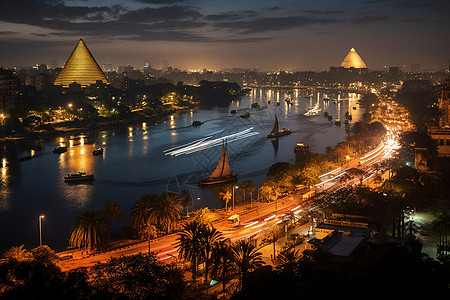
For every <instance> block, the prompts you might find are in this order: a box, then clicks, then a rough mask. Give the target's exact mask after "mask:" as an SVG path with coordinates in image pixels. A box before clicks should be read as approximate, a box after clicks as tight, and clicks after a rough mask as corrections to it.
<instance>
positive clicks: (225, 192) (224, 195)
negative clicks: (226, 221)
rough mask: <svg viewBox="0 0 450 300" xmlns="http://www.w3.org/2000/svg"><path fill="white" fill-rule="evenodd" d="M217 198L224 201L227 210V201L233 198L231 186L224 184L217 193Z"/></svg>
mask: <svg viewBox="0 0 450 300" xmlns="http://www.w3.org/2000/svg"><path fill="white" fill-rule="evenodd" d="M219 198H220V199H222V200H223V201H225V211H228V201H230V200H231V198H233V186H232V185H225V186H224V187H223V188H222V191H221V192H220V193H219Z"/></svg>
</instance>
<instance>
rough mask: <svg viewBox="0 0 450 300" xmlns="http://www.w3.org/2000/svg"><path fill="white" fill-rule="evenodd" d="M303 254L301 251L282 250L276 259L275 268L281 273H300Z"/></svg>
mask: <svg viewBox="0 0 450 300" xmlns="http://www.w3.org/2000/svg"><path fill="white" fill-rule="evenodd" d="M301 258H302V253H301V251H300V250H295V249H286V250H282V251H281V252H280V253H279V254H278V256H277V258H276V259H275V268H276V269H277V270H280V271H288V272H294V273H297V272H298V268H299V264H300V262H301Z"/></svg>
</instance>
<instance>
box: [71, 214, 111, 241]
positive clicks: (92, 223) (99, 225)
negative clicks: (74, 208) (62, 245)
mask: <svg viewBox="0 0 450 300" xmlns="http://www.w3.org/2000/svg"><path fill="white" fill-rule="evenodd" d="M104 240H105V223H104V220H103V218H102V216H101V214H100V213H99V212H97V211H87V212H84V213H83V214H82V215H81V216H79V217H77V219H76V220H75V223H74V225H73V228H72V233H71V235H70V239H69V243H70V245H71V246H72V247H76V248H81V247H83V246H84V248H85V249H93V248H99V247H100V246H101V245H102V244H103V242H104Z"/></svg>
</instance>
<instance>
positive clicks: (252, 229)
mask: <svg viewBox="0 0 450 300" xmlns="http://www.w3.org/2000/svg"><path fill="white" fill-rule="evenodd" d="M396 148H397V143H396V137H395V136H394V135H393V133H392V131H391V130H389V129H388V134H387V137H386V139H385V141H384V142H383V143H381V144H380V145H379V146H378V147H376V148H375V149H373V150H371V151H369V152H368V153H367V154H365V155H361V156H359V157H357V158H354V159H352V160H349V161H348V163H347V165H346V166H345V167H340V168H337V169H335V170H332V171H331V172H328V173H326V174H323V175H321V176H320V179H321V182H320V183H319V184H317V185H316V186H315V189H316V192H318V193H319V192H329V191H331V190H338V189H340V188H342V187H344V186H354V185H356V184H359V183H361V182H364V181H368V180H369V179H370V178H371V177H373V176H374V175H375V174H376V170H374V168H373V166H374V164H376V163H378V162H380V161H381V160H383V159H385V158H387V157H389V156H390V155H391V154H392V153H393V151H395V149H396ZM351 168H359V169H361V170H363V171H364V176H363V177H361V178H356V177H353V178H350V179H348V178H349V176H348V174H349V170H350V169H351ZM308 204H309V203H308V201H303V196H302V195H301V194H300V193H296V194H293V195H290V196H288V197H286V198H283V199H279V200H278V201H275V202H271V203H265V204H263V203H258V204H257V205H256V206H255V207H249V205H248V204H246V205H240V206H235V211H232V210H231V209H229V211H228V212H225V211H223V212H222V218H221V219H220V220H218V221H216V222H214V223H213V225H214V227H215V228H216V229H217V230H219V231H221V232H222V234H223V237H224V238H229V239H231V240H232V241H235V240H239V239H244V238H249V237H255V236H256V235H259V236H260V235H263V234H264V232H265V231H266V230H267V229H269V228H270V227H271V226H274V225H276V224H279V223H281V222H282V221H283V217H284V215H285V214H287V213H289V212H292V213H294V214H296V215H298V214H300V213H301V212H302V211H303V210H304V209H309V207H307V205H308ZM233 214H238V215H239V217H240V225H239V226H237V227H230V222H229V221H228V220H227V217H229V216H231V215H233ZM177 237H178V234H177V233H173V234H170V235H166V236H163V237H160V238H157V239H154V240H152V241H151V244H150V246H151V251H153V252H155V253H156V254H157V256H158V257H159V258H160V259H161V260H162V261H168V262H176V261H177V257H178V251H177V249H176V248H175V246H174V244H175V242H176V239H177ZM139 252H148V243H147V242H142V243H138V244H134V245H130V246H126V247H122V248H118V249H115V250H111V251H107V252H100V253H96V254H90V255H86V256H82V255H79V257H73V258H70V259H66V260H63V261H61V262H60V267H61V269H62V270H63V271H69V270H73V269H77V268H83V267H85V268H89V267H92V266H93V265H95V264H96V263H97V262H105V261H107V260H108V259H109V258H111V257H120V256H122V255H131V254H136V253H139ZM78 254H80V252H78Z"/></svg>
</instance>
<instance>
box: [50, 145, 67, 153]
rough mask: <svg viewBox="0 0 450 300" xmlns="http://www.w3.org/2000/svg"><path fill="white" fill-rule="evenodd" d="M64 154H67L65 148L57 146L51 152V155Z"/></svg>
mask: <svg viewBox="0 0 450 300" xmlns="http://www.w3.org/2000/svg"><path fill="white" fill-rule="evenodd" d="M64 152H67V146H59V147H56V148H55V149H54V150H53V153H55V154H59V153H64Z"/></svg>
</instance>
